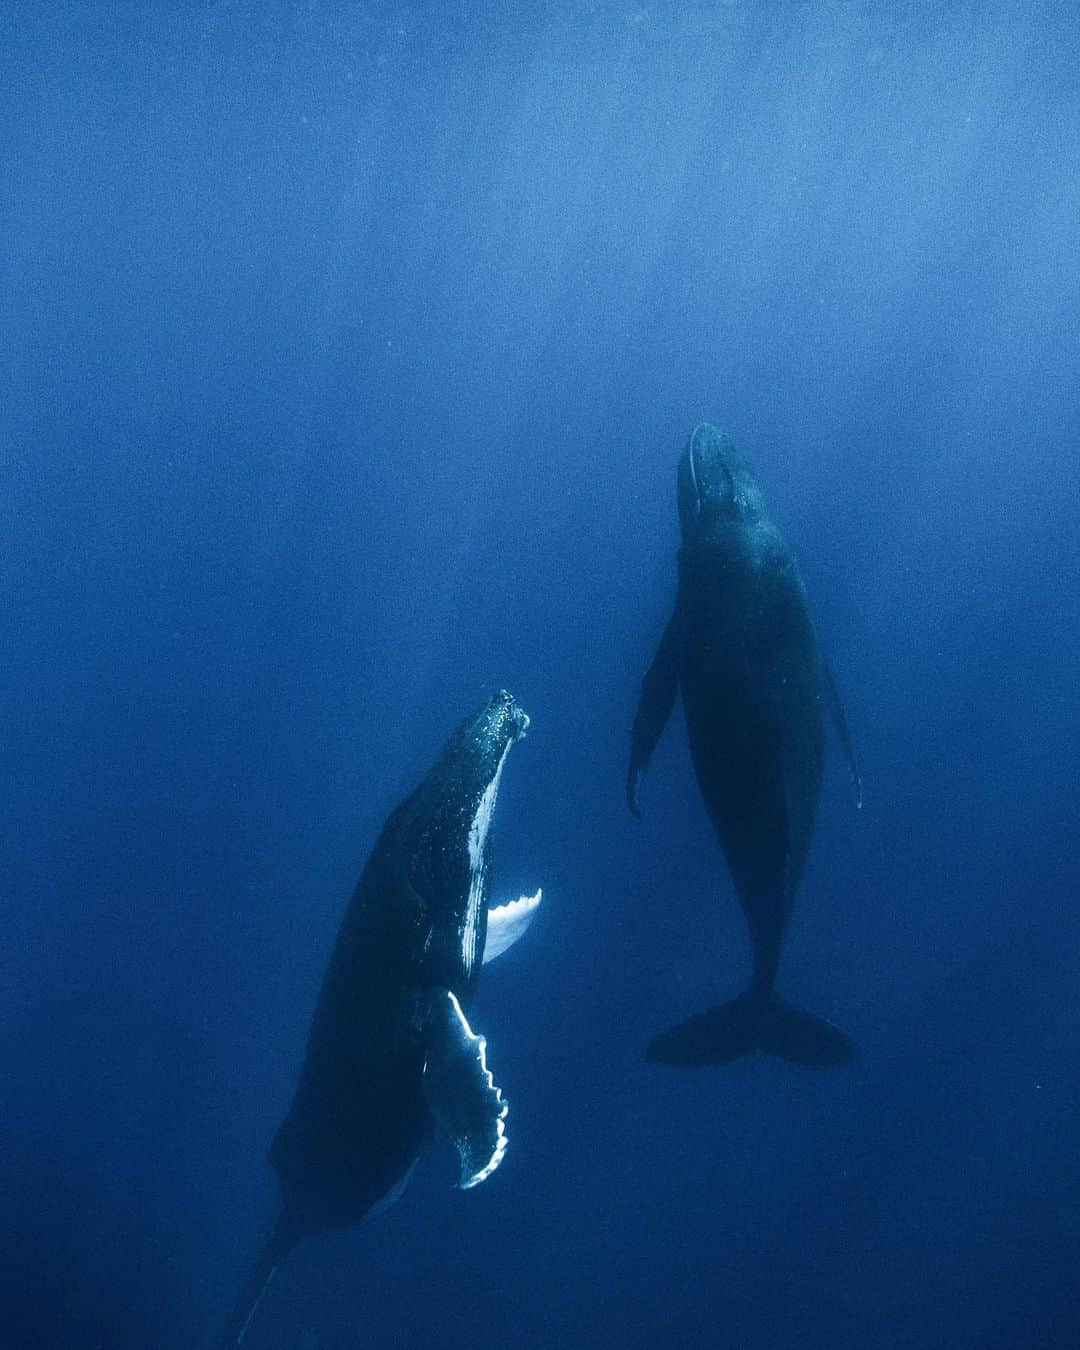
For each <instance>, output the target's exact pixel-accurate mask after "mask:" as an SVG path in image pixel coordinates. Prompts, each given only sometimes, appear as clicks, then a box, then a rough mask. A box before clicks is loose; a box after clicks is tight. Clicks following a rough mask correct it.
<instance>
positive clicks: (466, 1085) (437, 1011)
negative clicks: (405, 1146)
mask: <svg viewBox="0 0 1080 1350" xmlns="http://www.w3.org/2000/svg"><path fill="white" fill-rule="evenodd" d="M425 1050H426V1059H425V1062H424V1096H425V1097H426V1098H427V1103H428V1106H429V1107H430V1108H431V1112H432V1114H433V1115H434V1116H435V1118H436V1119H437V1120H438V1121H439V1122H440V1124H442V1125H444V1126H445V1127H446V1129H447V1130H448V1131H449V1132H450V1135H451V1137H452V1138H453V1140H454V1143H455V1144H456V1145H457V1150H458V1153H459V1154H460V1156H461V1178H460V1180H459V1181H458V1185H459V1186H460V1187H461V1188H462V1190H468V1189H469V1188H470V1187H471V1186H478V1185H479V1184H480V1182H481V1181H486V1180H487V1178H488V1177H489V1176H491V1174H492V1172H494V1171H495V1169H496V1167H498V1165H499V1163H501V1162H502V1158H503V1154H504V1153H505V1152H506V1129H505V1127H504V1124H503V1122H504V1121H505V1120H506V1113H507V1111H508V1109H509V1108H508V1107H507V1104H506V1102H505V1101H504V1099H503V1095H502V1093H501V1092H500V1091H499V1089H498V1088H497V1087H496V1086H495V1080H494V1079H493V1078H492V1076H491V1073H490V1071H489V1069H488V1066H487V1041H485V1039H484V1038H483V1036H476V1035H474V1034H473V1029H472V1027H470V1026H469V1023H468V1021H467V1019H466V1017H465V1014H464V1013H463V1012H462V1010H461V1004H460V1003H459V1002H458V1001H457V998H456V997H455V996H454V992H453V990H451V989H439V990H436V991H434V992H433V994H432V998H431V1004H430V1007H429V1011H428V1016H427V1021H426V1024H425Z"/></svg>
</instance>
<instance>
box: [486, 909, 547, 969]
mask: <svg viewBox="0 0 1080 1350" xmlns="http://www.w3.org/2000/svg"><path fill="white" fill-rule="evenodd" d="M543 894H544V893H543V891H537V892H536V894H535V895H523V896H522V897H521V899H520V900H511V901H510V903H509V904H508V905H498V906H496V907H495V908H494V909H489V910H488V916H487V941H486V942H485V943H484V965H485V966H486V965H487V963H488V962H489V961H493V960H494V959H495V957H496V956H501V955H502V954H503V952H504V951H506V949H507V947H511V946H513V944H514V943H515V942H516V941H517V940H518V938H519V937H521V935H522V933H524V932H525V930H526V928H528V926H529V925H530V924H531V923H532V921H533V919H535V918H536V911H537V909H539V907H540V900H541V898H542V896H543Z"/></svg>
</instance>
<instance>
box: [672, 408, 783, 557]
mask: <svg viewBox="0 0 1080 1350" xmlns="http://www.w3.org/2000/svg"><path fill="white" fill-rule="evenodd" d="M678 500H679V523H680V525H681V527H682V536H683V541H684V543H690V542H692V541H694V540H695V539H701V538H702V536H705V535H707V534H708V533H709V531H710V530H711V529H712V528H713V527H714V526H716V525H718V524H720V523H722V522H724V521H732V520H746V521H752V520H757V519H758V518H759V517H760V516H761V515H763V514H764V510H765V502H764V498H763V497H762V494H761V489H760V488H759V487H758V485H757V481H756V479H755V478H754V475H753V473H752V472H751V470H750V467H749V465H748V464H747V463H746V461H745V460H744V459H743V457H742V455H740V454H739V452H738V450H737V449H736V448H735V444H734V442H733V441H732V440H731V439H730V437H728V436H725V435H724V434H723V433H722V432H720V431H718V430H717V429H716V427H714V426H712V425H711V424H710V423H708V422H700V423H698V425H697V426H696V427H695V428H694V430H693V431H692V432H691V433H690V437H689V439H688V441H687V442H686V448H685V449H684V450H683V453H682V458H681V459H680V460H679V473H678Z"/></svg>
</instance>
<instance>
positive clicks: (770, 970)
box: [626, 423, 861, 1066]
mask: <svg viewBox="0 0 1080 1350" xmlns="http://www.w3.org/2000/svg"><path fill="white" fill-rule="evenodd" d="M678 503H679V519H680V523H681V526H682V541H683V542H682V548H681V549H680V551H679V586H678V594H677V598H676V601H675V610H674V613H673V614H672V616H671V618H670V620H669V621H668V624H667V627H666V628H665V629H664V634H663V637H662V638H661V640H660V645H659V647H658V649H657V652H656V655H655V657H654V658H653V662H652V665H651V666H650V668H649V670H648V673H647V674H646V676H645V679H644V681H643V684H642V689H641V699H640V702H639V705H638V710H637V717H636V718H635V721H634V729H633V734H632V743H631V751H630V766H629V771H628V774H627V784H626V792H627V801H628V803H629V805H630V809H631V811H632V812H633V813H634V814H635V815H637V814H638V806H637V785H638V779H639V777H640V775H641V773H642V772H643V770H644V769H645V767H646V766H647V764H648V762H649V758H650V756H651V755H652V752H653V748H654V747H655V745H656V742H657V740H658V739H659V737H660V734H661V732H662V731H663V729H664V726H665V724H666V722H667V719H668V717H669V715H670V713H671V709H672V706H673V705H674V702H675V695H676V693H678V692H681V694H682V702H683V710H684V712H685V715H686V727H687V732H688V735H689V741H690V751H691V755H692V757H693V763H694V770H695V773H696V775H697V780H698V785H699V787H700V789H701V795H702V798H703V799H704V802H705V809H706V810H707V811H708V814H709V819H710V820H711V821H712V824H713V829H714V830H715V832H716V837H717V839H718V840H719V842H720V847H721V849H722V850H723V853H724V857H725V858H726V860H727V864H728V868H729V869H730V871H731V876H732V880H733V882H734V884H735V890H736V892H737V894H738V897H739V903H740V905H741V906H742V910H743V913H744V914H745V916H746V921H747V924H748V925H749V929H750V938H751V943H752V946H753V960H754V964H753V977H752V980H751V983H750V987H749V988H748V989H747V990H746V992H745V993H743V994H742V995H740V996H739V997H738V998H736V999H734V1000H733V1001H732V1002H730V1003H725V1004H721V1005H719V1006H717V1007H714V1008H710V1009H709V1010H708V1011H707V1012H704V1013H699V1014H697V1015H696V1016H694V1017H691V1018H689V1019H688V1020H687V1021H685V1022H682V1023H681V1024H680V1025H678V1026H676V1027H674V1028H673V1029H672V1030H670V1031H668V1032H665V1033H664V1034H663V1035H661V1036H658V1037H657V1038H656V1039H655V1040H654V1041H653V1042H652V1043H651V1044H650V1045H649V1048H648V1052H647V1053H648V1058H649V1059H650V1060H652V1061H654V1062H659V1063H665V1064H676V1065H682V1066H693V1065H705V1064H721V1063H725V1062H727V1061H728V1060H731V1059H735V1058H737V1057H738V1056H739V1055H744V1054H747V1053H748V1052H750V1051H751V1050H755V1049H760V1050H766V1051H769V1052H771V1053H773V1054H776V1055H780V1056H782V1057H784V1058H785V1059H789V1060H794V1061H795V1062H797V1063H800V1064H807V1065H813V1066H825V1065H832V1064H842V1063H844V1062H846V1061H848V1060H850V1059H851V1058H852V1057H853V1055H854V1053H855V1047H854V1044H853V1043H852V1041H850V1040H849V1039H848V1037H847V1036H846V1035H844V1033H843V1032H842V1031H840V1030H839V1029H838V1028H836V1027H834V1026H833V1025H832V1024H831V1023H829V1022H826V1021H825V1020H824V1019H822V1018H820V1017H816V1016H815V1015H814V1014H812V1013H808V1012H803V1011H801V1010H799V1009H797V1008H794V1007H792V1006H791V1005H790V1004H788V1003H785V1002H784V1001H783V1000H782V999H781V998H780V997H779V996H778V995H777V994H776V992H775V988H774V986H775V983H776V973H777V967H778V964H779V961H780V947H781V942H782V940H783V933H784V927H785V924H786V923H787V919H788V916H789V915H790V913H791V908H792V904H793V902H794V900H795V893H796V890H797V888H798V885H799V878H800V876H801V875H802V870H803V863H804V861H805V859H806V853H807V849H808V847H809V844H810V837H811V834H812V832H813V826H814V815H815V812H816V810H817V804H818V796H819V793H820V788H821V775H822V760H823V743H824V730H823V717H822V710H823V706H824V704H825V703H826V702H827V703H829V704H830V705H831V707H832V711H833V715H834V719H835V721H836V724H837V729H838V731H839V735H840V741H841V745H842V747H843V749H844V753H845V756H846V758H847V761H848V765H849V768H850V771H851V775H852V779H853V781H854V783H855V786H856V791H857V792H858V793H859V794H860V800H861V787H860V785H859V776H858V770H857V768H856V765H855V760H854V756H853V755H852V751H851V741H850V738H849V736H848V733H847V728H846V725H845V722H844V716H843V712H842V710H841V708H840V703H839V700H838V699H837V697H836V691H835V686H834V685H833V682H832V679H831V676H830V675H829V672H828V669H827V667H826V666H825V664H824V662H823V660H822V657H821V654H820V651H819V649H818V642H817V638H816V636H815V633H814V626H813V624H812V622H811V620H810V613H809V609H808V606H807V601H806V592H805V590H804V588H803V583H802V579H801V578H800V576H799V572H798V569H797V567H796V565H795V560H794V558H793V557H792V554H791V551H790V549H789V548H788V546H787V544H786V543H785V541H784V539H783V537H782V535H781V534H780V531H779V530H778V529H777V528H776V526H775V525H774V524H773V523H772V521H771V520H770V519H769V518H768V516H767V515H766V512H765V503H764V499H763V497H762V494H761V490H760V489H759V487H758V485H757V482H756V481H755V479H754V476H753V474H752V473H751V472H750V470H749V468H748V467H747V465H746V463H745V461H744V460H743V459H742V457H741V456H740V455H739V453H738V452H737V450H736V449H735V446H734V445H733V444H732V443H731V441H730V440H728V438H727V437H726V436H723V435H721V433H720V432H719V431H717V429H716V428H715V427H712V426H709V425H708V424H707V423H702V424H701V425H700V426H698V427H696V428H695V429H694V431H693V433H692V434H691V436H690V439H689V441H688V442H687V446H686V449H685V451H684V452H683V455H682V458H681V460H680V463H679V473H678Z"/></svg>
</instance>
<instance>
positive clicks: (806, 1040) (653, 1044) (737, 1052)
mask: <svg viewBox="0 0 1080 1350" xmlns="http://www.w3.org/2000/svg"><path fill="white" fill-rule="evenodd" d="M754 1050H763V1051H764V1052H765V1053H766V1054H769V1055H777V1056H778V1057H779V1058H780V1059H786V1060H789V1061H790V1062H791V1063H792V1064H802V1065H804V1066H805V1067H806V1068H810V1069H829V1068H834V1067H836V1066H837V1065H840V1064H850V1063H851V1061H852V1060H853V1059H854V1058H855V1042H854V1041H853V1040H852V1039H851V1038H850V1036H848V1035H846V1034H845V1033H844V1032H843V1031H841V1030H840V1028H839V1027H837V1026H834V1025H833V1024H832V1022H829V1021H827V1020H826V1019H825V1018H824V1017H818V1016H817V1015H816V1014H815V1013H811V1012H806V1011H805V1010H804V1009H802V1008H796V1007H794V1006H793V1005H792V1004H790V1003H786V1002H785V1001H784V1000H783V999H782V998H780V997H779V996H778V995H777V994H770V995H768V997H766V998H763V997H762V996H761V995H759V994H757V993H754V992H753V991H750V992H747V993H745V994H740V995H739V997H738V998H734V999H732V1000H731V1002H730V1003H720V1004H717V1005H716V1006H715V1007H713V1008H709V1009H707V1010H706V1011H705V1012H703V1013H695V1014H694V1016H693V1017H688V1018H687V1019H686V1021H685V1022H680V1023H679V1024H678V1025H677V1026H674V1027H672V1028H671V1029H670V1031H665V1032H663V1033H662V1034H661V1035H659V1036H657V1037H656V1038H655V1039H654V1040H652V1041H650V1043H649V1046H648V1049H647V1050H646V1052H645V1058H646V1059H647V1060H648V1061H649V1063H650V1064H670V1065H673V1066H675V1067H677V1068H682V1069H696V1068H704V1067H705V1066H707V1065H713V1064H729V1063H731V1061H732V1060H735V1059H739V1058H741V1057H742V1056H743V1055H748V1054H750V1053H751V1052H752V1051H754Z"/></svg>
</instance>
